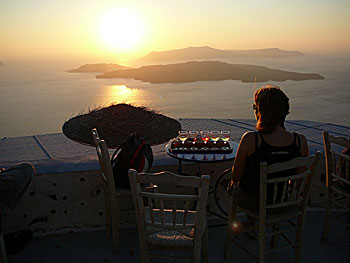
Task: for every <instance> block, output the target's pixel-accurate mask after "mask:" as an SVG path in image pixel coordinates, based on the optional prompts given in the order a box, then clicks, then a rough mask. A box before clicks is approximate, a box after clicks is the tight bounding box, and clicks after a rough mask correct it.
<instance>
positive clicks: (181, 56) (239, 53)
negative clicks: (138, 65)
mask: <svg viewBox="0 0 350 263" xmlns="http://www.w3.org/2000/svg"><path fill="white" fill-rule="evenodd" d="M300 56H303V54H302V53H301V52H299V51H286V50H281V49H279V48H265V49H252V50H221V49H215V48H211V47H208V46H203V47H187V48H183V49H174V50H168V51H152V52H150V53H148V54H147V55H146V56H144V57H142V58H140V59H139V60H140V61H165V60H205V59H218V58H232V57H269V58H285V57H300Z"/></svg>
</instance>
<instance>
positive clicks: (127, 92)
mask: <svg viewBox="0 0 350 263" xmlns="http://www.w3.org/2000/svg"><path fill="white" fill-rule="evenodd" d="M141 93H142V91H140V90H139V89H133V88H129V87H127V86H126V85H108V86H105V92H104V95H103V97H102V98H101V100H102V101H100V102H99V104H100V105H109V104H118V103H129V104H134V105H138V104H140V103H142V101H141V100H142V96H141Z"/></svg>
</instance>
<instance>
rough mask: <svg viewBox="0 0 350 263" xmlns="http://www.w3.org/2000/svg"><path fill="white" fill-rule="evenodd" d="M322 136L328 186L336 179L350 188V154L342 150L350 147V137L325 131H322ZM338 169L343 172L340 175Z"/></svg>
mask: <svg viewBox="0 0 350 263" xmlns="http://www.w3.org/2000/svg"><path fill="white" fill-rule="evenodd" d="M322 136H323V143H324V151H325V158H326V173H327V181H326V184H327V187H328V186H329V185H331V184H332V182H333V181H334V180H337V181H339V182H340V183H341V184H342V185H344V186H345V185H346V186H347V187H349V188H350V175H349V171H350V156H349V155H346V154H344V153H343V152H342V151H343V150H344V148H348V149H350V138H349V139H348V138H345V137H341V136H332V135H330V134H329V133H328V132H325V131H324V132H322ZM332 146H333V149H332ZM337 168H338V169H337ZM337 170H338V171H339V170H340V171H341V172H342V173H343V174H342V175H339V174H338V173H337Z"/></svg>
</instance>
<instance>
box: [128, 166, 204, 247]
mask: <svg viewBox="0 0 350 263" xmlns="http://www.w3.org/2000/svg"><path fill="white" fill-rule="evenodd" d="M129 180H130V185H131V190H132V193H133V197H134V205H135V209H136V215H137V220H138V226H139V228H141V229H139V232H140V233H139V234H140V235H141V236H140V238H142V240H145V233H147V229H159V231H162V230H174V229H177V230H179V229H181V230H184V231H186V229H187V230H189V229H193V228H194V229H195V233H194V242H195V243H196V242H200V240H201V237H202V234H203V231H204V230H205V227H206V203H207V198H208V190H209V182H210V177H209V175H202V176H201V177H195V176H181V175H177V174H174V173H171V172H160V173H153V174H152V173H137V172H136V171H135V170H133V169H130V170H129ZM149 184H153V185H156V186H158V190H157V191H153V192H150V191H147V190H145V188H144V185H149ZM166 186H173V187H175V186H176V187H178V186H183V187H186V188H192V189H191V193H190V194H186V193H182V194H181V193H179V191H176V193H168V191H167V187H166ZM193 190H195V191H193ZM193 204H195V205H193Z"/></svg>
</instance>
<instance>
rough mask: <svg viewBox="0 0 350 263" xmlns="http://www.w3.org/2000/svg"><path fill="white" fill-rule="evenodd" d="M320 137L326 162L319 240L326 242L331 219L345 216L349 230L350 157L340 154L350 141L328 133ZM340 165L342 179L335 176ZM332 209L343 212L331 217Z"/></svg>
mask: <svg viewBox="0 0 350 263" xmlns="http://www.w3.org/2000/svg"><path fill="white" fill-rule="evenodd" d="M322 136H323V143H324V152H325V160H326V213H325V217H324V224H323V232H322V237H321V240H322V241H323V242H326V241H327V239H328V232H329V224H330V219H331V218H337V217H340V216H344V215H347V216H348V217H347V228H348V229H350V190H349V189H350V175H349V170H350V168H349V165H350V156H349V155H345V154H343V153H342V150H343V149H344V147H347V148H350V139H347V138H345V137H335V136H332V135H330V134H328V132H322ZM332 145H333V147H334V148H333V149H332ZM341 163H343V164H344V167H343V168H345V171H344V173H345V174H344V175H345V176H344V177H340V176H339V174H337V166H339V165H341ZM333 207H338V208H341V209H343V210H344V212H342V213H340V214H338V215H336V216H335V215H332V208H333Z"/></svg>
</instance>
